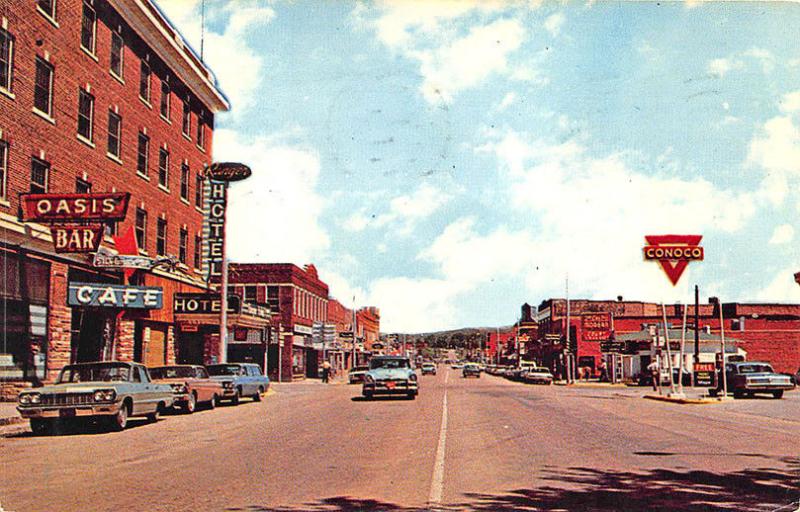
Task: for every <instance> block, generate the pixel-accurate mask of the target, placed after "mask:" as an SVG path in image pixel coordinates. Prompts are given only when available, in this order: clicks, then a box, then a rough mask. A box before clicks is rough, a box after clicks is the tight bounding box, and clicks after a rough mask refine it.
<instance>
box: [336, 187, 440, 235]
mask: <svg viewBox="0 0 800 512" xmlns="http://www.w3.org/2000/svg"><path fill="white" fill-rule="evenodd" d="M451 199H452V196H451V195H450V194H447V193H445V192H443V191H441V190H439V189H438V188H436V187H433V186H431V185H429V184H427V183H424V184H422V185H420V186H419V188H417V189H416V190H415V191H413V192H411V193H410V194H404V195H401V196H397V197H395V198H393V199H392V200H390V201H389V210H388V211H386V212H385V213H381V214H373V215H369V214H368V213H367V210H366V209H361V210H359V211H357V212H355V213H353V214H352V215H350V216H349V217H348V218H347V219H345V221H344V222H343V223H342V227H344V228H345V229H347V230H348V231H363V230H364V229H366V228H368V227H372V228H382V227H385V226H387V225H390V224H391V225H396V229H395V232H396V233H398V234H400V235H408V234H410V233H411V232H412V231H413V230H414V228H415V227H416V225H417V223H418V222H420V221H422V220H424V219H426V218H427V217H430V216H431V215H433V214H434V213H436V212H437V211H438V210H439V209H440V208H441V207H442V206H444V205H445V204H447V202H449V201H450V200H451Z"/></svg>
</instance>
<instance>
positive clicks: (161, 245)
mask: <svg viewBox="0 0 800 512" xmlns="http://www.w3.org/2000/svg"><path fill="white" fill-rule="evenodd" d="M156 254H157V255H159V256H166V255H167V220H166V219H158V223H157V224H156Z"/></svg>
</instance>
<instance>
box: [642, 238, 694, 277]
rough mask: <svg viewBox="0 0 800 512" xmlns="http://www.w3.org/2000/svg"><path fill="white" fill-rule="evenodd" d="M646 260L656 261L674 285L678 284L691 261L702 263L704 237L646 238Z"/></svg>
mask: <svg viewBox="0 0 800 512" xmlns="http://www.w3.org/2000/svg"><path fill="white" fill-rule="evenodd" d="M644 238H645V240H646V241H647V245H646V246H645V247H644V249H643V251H644V259H646V260H655V261H658V263H659V264H660V265H661V268H662V269H663V270H664V273H665V274H667V277H668V278H669V280H670V282H672V284H673V285H676V284H678V280H680V278H681V276H682V275H683V271H684V270H686V266H687V265H688V264H689V262H690V261H702V260H703V257H704V256H705V255H704V252H703V248H702V247H700V245H699V244H700V240H702V238H703V236H702V235H659V236H645V237H644Z"/></svg>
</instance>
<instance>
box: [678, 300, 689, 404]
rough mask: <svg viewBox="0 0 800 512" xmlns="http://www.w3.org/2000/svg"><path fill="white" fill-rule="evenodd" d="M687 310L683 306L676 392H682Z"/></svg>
mask: <svg viewBox="0 0 800 512" xmlns="http://www.w3.org/2000/svg"><path fill="white" fill-rule="evenodd" d="M688 312H689V308H688V307H687V306H684V307H683V331H682V332H681V355H680V357H679V358H678V368H680V369H679V370H678V392H679V393H680V394H683V349H684V346H685V345H686V314H687V313H688Z"/></svg>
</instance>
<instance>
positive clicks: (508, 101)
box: [497, 92, 518, 112]
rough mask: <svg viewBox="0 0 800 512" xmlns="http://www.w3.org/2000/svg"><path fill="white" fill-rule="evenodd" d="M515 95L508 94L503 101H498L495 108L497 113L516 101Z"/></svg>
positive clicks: (512, 93)
mask: <svg viewBox="0 0 800 512" xmlns="http://www.w3.org/2000/svg"><path fill="white" fill-rule="evenodd" d="M517 98H518V97H517V93H515V92H508V93H506V95H505V96H503V99H502V100H501V101H500V104H499V105H498V106H497V111H498V112H502V111H504V110H505V109H507V108H508V107H510V106H511V105H513V104H514V103H516V101H517Z"/></svg>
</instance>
